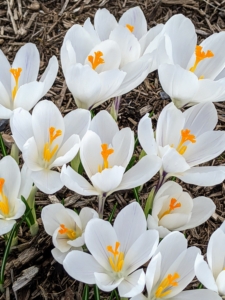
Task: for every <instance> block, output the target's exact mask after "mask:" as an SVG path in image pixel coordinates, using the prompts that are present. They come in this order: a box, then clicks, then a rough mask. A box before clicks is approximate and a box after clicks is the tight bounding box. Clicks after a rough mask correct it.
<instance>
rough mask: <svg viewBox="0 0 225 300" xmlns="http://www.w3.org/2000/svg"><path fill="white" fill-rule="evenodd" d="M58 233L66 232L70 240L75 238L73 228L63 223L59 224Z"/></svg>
mask: <svg viewBox="0 0 225 300" xmlns="http://www.w3.org/2000/svg"><path fill="white" fill-rule="evenodd" d="M59 234H66V235H67V236H68V238H69V239H70V240H75V238H76V232H75V230H73V229H69V228H67V227H66V226H65V225H64V224H60V229H59Z"/></svg>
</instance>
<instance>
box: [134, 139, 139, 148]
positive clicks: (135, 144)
mask: <svg viewBox="0 0 225 300" xmlns="http://www.w3.org/2000/svg"><path fill="white" fill-rule="evenodd" d="M138 143H139V140H138V136H136V138H135V142H134V150H135V149H136V148H137V145H138Z"/></svg>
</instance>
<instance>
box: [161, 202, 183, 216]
mask: <svg viewBox="0 0 225 300" xmlns="http://www.w3.org/2000/svg"><path fill="white" fill-rule="evenodd" d="M178 207H181V203H180V202H177V200H176V199H175V198H171V199H170V204H169V209H168V210H166V211H165V212H164V213H163V214H162V215H160V216H159V219H162V217H164V216H165V215H169V214H170V213H171V212H172V211H173V210H174V209H175V208H178Z"/></svg>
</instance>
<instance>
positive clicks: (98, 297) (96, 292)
mask: <svg viewBox="0 0 225 300" xmlns="http://www.w3.org/2000/svg"><path fill="white" fill-rule="evenodd" d="M94 296H95V300H100V295H99V289H98V287H97V285H96V284H95V285H94Z"/></svg>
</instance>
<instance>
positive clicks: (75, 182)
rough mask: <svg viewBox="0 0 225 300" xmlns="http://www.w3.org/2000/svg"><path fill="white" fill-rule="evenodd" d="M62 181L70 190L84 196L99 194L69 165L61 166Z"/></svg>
mask: <svg viewBox="0 0 225 300" xmlns="http://www.w3.org/2000/svg"><path fill="white" fill-rule="evenodd" d="M60 178H61V181H62V183H63V184H64V185H65V186H66V187H67V188H68V189H70V190H72V191H74V192H76V193H78V194H80V195H84V196H91V195H99V192H97V191H96V189H95V188H94V187H93V186H92V185H91V184H90V183H89V182H88V181H87V180H86V179H85V178H84V177H83V176H81V175H80V174H78V173H77V172H75V171H74V170H73V169H72V168H71V167H69V166H68V167H66V165H64V166H63V167H62V171H61V175H60Z"/></svg>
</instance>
